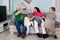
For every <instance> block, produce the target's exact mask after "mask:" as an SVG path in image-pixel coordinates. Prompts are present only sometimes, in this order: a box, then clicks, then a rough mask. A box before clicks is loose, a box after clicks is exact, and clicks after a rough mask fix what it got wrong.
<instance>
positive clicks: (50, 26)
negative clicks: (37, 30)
mask: <svg viewBox="0 0 60 40" xmlns="http://www.w3.org/2000/svg"><path fill="white" fill-rule="evenodd" d="M55 19H56V14H55V7H50V9H49V13H48V14H47V16H46V19H45V27H46V32H47V33H48V32H49V31H50V32H51V33H53V37H54V38H55V39H57V36H56V34H55V33H56V30H55Z"/></svg>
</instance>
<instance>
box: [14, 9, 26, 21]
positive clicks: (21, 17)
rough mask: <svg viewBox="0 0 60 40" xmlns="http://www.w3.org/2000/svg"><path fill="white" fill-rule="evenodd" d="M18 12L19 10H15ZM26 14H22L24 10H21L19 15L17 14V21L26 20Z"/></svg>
mask: <svg viewBox="0 0 60 40" xmlns="http://www.w3.org/2000/svg"><path fill="white" fill-rule="evenodd" d="M23 10H26V9H23ZM16 12H17V10H16V11H14V14H15V13H16ZM24 17H25V16H24V15H23V14H22V12H20V13H19V14H18V15H16V16H15V20H17V21H24Z"/></svg>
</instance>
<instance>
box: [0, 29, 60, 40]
mask: <svg viewBox="0 0 60 40" xmlns="http://www.w3.org/2000/svg"><path fill="white" fill-rule="evenodd" d="M56 30H57V33H56V34H57V36H58V39H54V38H53V37H49V38H46V39H43V38H38V37H37V36H36V35H29V36H27V37H26V38H25V39H22V38H21V37H17V35H16V34H10V32H9V31H5V32H3V33H1V34H0V40H60V28H56Z"/></svg>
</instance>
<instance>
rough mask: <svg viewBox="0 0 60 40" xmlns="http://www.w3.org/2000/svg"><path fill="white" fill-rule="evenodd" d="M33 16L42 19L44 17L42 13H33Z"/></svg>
mask: <svg viewBox="0 0 60 40" xmlns="http://www.w3.org/2000/svg"><path fill="white" fill-rule="evenodd" d="M33 15H34V16H38V17H43V16H44V14H43V12H33Z"/></svg>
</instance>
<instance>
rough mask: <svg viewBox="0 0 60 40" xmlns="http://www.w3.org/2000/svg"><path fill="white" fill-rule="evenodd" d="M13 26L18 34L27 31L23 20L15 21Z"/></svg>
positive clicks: (23, 33)
mask: <svg viewBox="0 0 60 40" xmlns="http://www.w3.org/2000/svg"><path fill="white" fill-rule="evenodd" d="M20 24H22V31H21V29H20ZM15 26H16V29H17V32H18V33H19V34H22V35H25V34H26V31H27V28H26V27H25V26H24V21H22V22H20V21H17V20H16V21H15Z"/></svg>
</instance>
